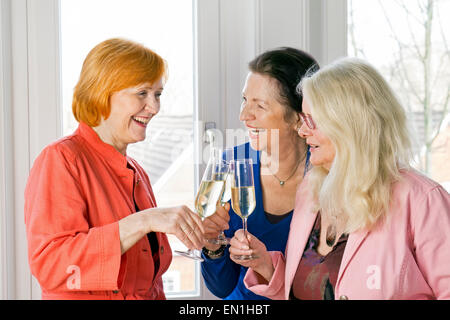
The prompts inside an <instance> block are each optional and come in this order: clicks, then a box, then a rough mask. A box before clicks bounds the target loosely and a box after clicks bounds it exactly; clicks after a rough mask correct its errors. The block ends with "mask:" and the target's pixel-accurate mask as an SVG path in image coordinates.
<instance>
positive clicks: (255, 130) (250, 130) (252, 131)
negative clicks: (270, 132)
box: [246, 125, 266, 138]
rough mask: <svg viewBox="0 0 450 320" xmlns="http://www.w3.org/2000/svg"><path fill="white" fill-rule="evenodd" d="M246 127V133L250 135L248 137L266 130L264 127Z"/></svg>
mask: <svg viewBox="0 0 450 320" xmlns="http://www.w3.org/2000/svg"><path fill="white" fill-rule="evenodd" d="M246 127H247V130H248V133H249V135H250V138H257V137H258V136H259V134H260V133H264V132H266V129H262V128H256V127H252V126H249V125H247V126H246Z"/></svg>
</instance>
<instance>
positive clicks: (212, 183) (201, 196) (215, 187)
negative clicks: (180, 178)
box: [175, 155, 228, 261]
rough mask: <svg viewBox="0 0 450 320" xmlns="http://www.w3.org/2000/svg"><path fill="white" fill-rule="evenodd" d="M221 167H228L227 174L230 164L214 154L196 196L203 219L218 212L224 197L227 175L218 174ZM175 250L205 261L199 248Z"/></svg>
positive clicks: (196, 203)
mask: <svg viewBox="0 0 450 320" xmlns="http://www.w3.org/2000/svg"><path fill="white" fill-rule="evenodd" d="M221 168H226V170H227V171H226V175H227V174H228V165H227V164H226V162H225V161H224V160H222V158H220V157H216V156H215V155H212V156H211V157H210V158H209V161H208V164H207V165H206V169H205V172H204V173H203V178H202V181H201V183H200V187H199V190H198V192H197V197H196V198H195V211H196V213H197V214H198V215H199V216H200V218H201V219H202V220H204V219H205V218H207V217H209V216H211V215H213V214H214V213H215V212H216V210H217V205H218V203H219V201H220V198H221V197H222V194H223V191H224V188H225V180H224V178H226V175H225V176H224V177H223V176H220V175H219V174H218V170H219V169H221ZM175 252H176V253H178V254H180V255H182V256H184V257H187V258H191V259H194V260H198V261H203V258H202V257H201V255H200V253H199V252H198V250H190V249H189V250H188V251H179V250H175Z"/></svg>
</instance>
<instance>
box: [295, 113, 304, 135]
mask: <svg viewBox="0 0 450 320" xmlns="http://www.w3.org/2000/svg"><path fill="white" fill-rule="evenodd" d="M295 117H296V119H295V131H297V130H298V129H299V128H300V127H301V126H302V117H300V113H298V112H296V113H295Z"/></svg>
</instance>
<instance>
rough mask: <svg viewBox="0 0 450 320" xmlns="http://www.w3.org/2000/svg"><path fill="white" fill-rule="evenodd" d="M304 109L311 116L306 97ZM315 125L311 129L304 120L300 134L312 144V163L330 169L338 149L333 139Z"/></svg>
mask: <svg viewBox="0 0 450 320" xmlns="http://www.w3.org/2000/svg"><path fill="white" fill-rule="evenodd" d="M302 110H303V113H304V114H305V115H306V116H309V117H311V108H310V106H309V104H308V102H307V101H306V99H305V98H303V104H302ZM313 121H314V119H313ZM314 127H315V128H314V129H311V128H309V127H308V125H307V123H306V122H303V124H302V126H301V127H300V135H301V136H302V137H303V138H305V139H306V143H307V144H308V145H309V146H310V152H311V157H310V162H311V164H312V165H313V166H316V167H318V166H321V167H323V168H325V169H327V170H328V171H330V168H331V165H332V164H333V160H334V157H335V155H336V149H335V147H334V145H333V143H332V142H331V140H330V139H329V138H328V137H327V136H326V135H325V134H324V133H323V132H322V131H321V130H320V129H319V128H318V126H317V124H315V126H314Z"/></svg>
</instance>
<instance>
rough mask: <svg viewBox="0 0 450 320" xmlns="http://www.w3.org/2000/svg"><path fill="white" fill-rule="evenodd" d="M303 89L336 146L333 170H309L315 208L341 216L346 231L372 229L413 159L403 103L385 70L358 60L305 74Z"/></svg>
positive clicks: (300, 86)
mask: <svg viewBox="0 0 450 320" xmlns="http://www.w3.org/2000/svg"><path fill="white" fill-rule="evenodd" d="M299 90H301V91H302V94H303V98H304V99H306V101H307V102H308V103H309V105H310V106H311V115H312V117H313V119H314V121H315V122H316V124H317V125H318V127H319V129H320V130H321V131H322V132H323V133H324V134H325V135H326V136H327V137H328V138H329V139H330V140H331V142H332V144H333V145H334V147H335V149H336V155H335V158H334V161H333V164H332V166H331V168H330V171H329V172H328V171H327V170H325V169H323V168H321V167H315V168H313V169H312V170H311V173H310V181H311V184H312V185H311V187H312V188H311V190H312V192H313V194H314V196H315V199H316V201H317V209H318V210H321V212H322V214H326V215H327V216H328V217H338V216H339V218H340V219H342V220H343V221H344V223H345V227H344V229H345V230H344V232H348V233H349V232H354V231H356V230H360V229H368V230H370V229H371V228H373V227H374V226H375V225H376V223H377V222H379V221H381V220H383V218H385V217H386V215H387V212H388V208H389V204H390V195H391V186H392V183H393V182H394V181H397V180H398V179H400V172H399V170H400V169H401V168H402V167H405V168H406V167H409V163H410V160H411V151H410V150H411V142H410V138H409V133H408V127H407V119H406V114H405V111H404V109H403V107H402V106H401V104H400V102H399V100H398V98H397V97H396V96H395V94H394V92H393V91H392V89H391V88H390V87H389V85H388V83H387V82H386V81H385V80H384V78H383V77H382V76H381V74H380V73H379V72H378V71H377V70H376V69H375V68H374V67H372V66H371V65H370V64H368V63H367V62H365V61H362V60H359V59H355V58H344V59H340V60H338V61H336V62H334V63H332V64H331V65H328V66H327V67H325V68H323V69H322V70H320V71H318V72H317V73H315V74H312V75H310V76H307V77H306V78H304V79H303V80H302V82H301V83H300V85H299Z"/></svg>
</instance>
